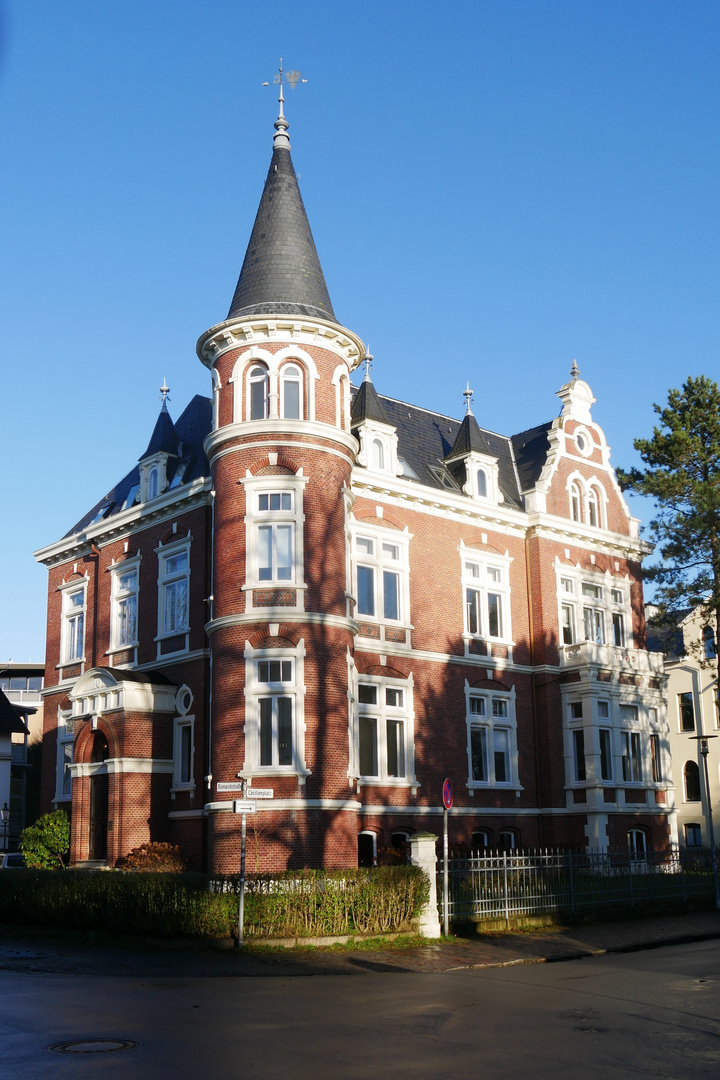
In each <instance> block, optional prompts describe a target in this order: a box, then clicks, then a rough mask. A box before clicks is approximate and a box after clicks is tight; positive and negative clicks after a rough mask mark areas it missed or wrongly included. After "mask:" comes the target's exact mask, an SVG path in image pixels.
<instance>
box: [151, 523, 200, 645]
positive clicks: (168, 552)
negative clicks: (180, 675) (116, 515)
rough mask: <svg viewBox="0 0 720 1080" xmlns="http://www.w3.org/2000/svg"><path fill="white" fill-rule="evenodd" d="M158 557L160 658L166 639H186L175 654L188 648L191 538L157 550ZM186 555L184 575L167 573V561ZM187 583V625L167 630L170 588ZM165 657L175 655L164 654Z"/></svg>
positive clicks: (158, 640)
mask: <svg viewBox="0 0 720 1080" xmlns="http://www.w3.org/2000/svg"><path fill="white" fill-rule="evenodd" d="M155 551H156V553H157V556H158V632H157V637H156V638H155V640H156V642H158V656H160V652H159V648H160V646H159V643H160V642H161V641H163V640H165V639H166V638H174V637H180V636H184V637H185V644H184V645H183V646H182V648H180V649H176V650H175V652H176V653H177V652H183V651H185V650H186V649H187V647H188V639H189V634H190V573H191V564H190V537H183V539H182V540H178V541H175V542H174V543H169V544H165V545H163V546H162V547H159V548H156V549H155ZM183 554H185V555H186V557H187V570H185V571H184V573H180V572H177V571H176V572H167V571H166V569H165V565H166V561H167V560H168V559H172V558H176V557H177V556H178V555H183ZM183 578H184V579H185V581H186V590H187V602H186V612H185V625H184V626H177V627H173V628H172V629H171V630H166V629H165V606H166V596H167V588H168V586H170V585H172V584H174V583H175V582H177V581H181V580H183ZM163 655H174V653H173V654H170V653H168V654H163Z"/></svg>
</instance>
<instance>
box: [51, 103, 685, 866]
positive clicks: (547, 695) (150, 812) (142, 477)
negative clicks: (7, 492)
mask: <svg viewBox="0 0 720 1080" xmlns="http://www.w3.org/2000/svg"><path fill="white" fill-rule="evenodd" d="M275 128H276V134H275V136H274V149H273V155H272V160H271V163H270V170H269V172H268V175H267V180H266V182H265V188H264V191H263V194H262V199H261V201H260V207H259V210H258V213H257V217H256V220H255V225H254V227H253V230H252V235H251V238H250V242H249V244H248V248H247V253H246V255H245V260H244V262H243V266H242V270H241V273H240V278H239V281H238V285H237V288H236V291H235V295H234V297H233V300H232V304H231V306H230V311H229V314H228V317H227V319H225V320H224V321H223V322H222V323H220V324H218V325H217V326H214V327H212V328H211V329H210V330H208V331H207V332H206V333H204V334H203V335H202V336H201V338H200V341H199V343H198V355H199V357H200V359H201V360H202V362H203V364H204V365H205V366H206V367H207V369H208V371H209V373H210V377H211V380H212V401H208V400H206V399H205V398H201V397H196V398H194V399H193V400H192V401H191V402H190V404H189V405H188V407H187V408H186V409H185V411H184V412H183V413H182V415H181V416H180V418H179V419H178V421H177V422H176V423H173V422H172V420H171V418H170V415H169V412H168V410H167V406H166V403H165V402H163V407H162V409H161V412H160V416H159V418H158V422H157V425H156V427H155V430H154V432H153V435H152V437H151V440H150V444H149V446H148V448H147V450H146V451H145V453H144V454H143V455H142V457H141V458H140V459H139V463H138V465H137V466H136V467H135V468H134V469H133V470H132V471H131V472H129V473H128V475H127V476H126V477H125V478H124V479H123V480H122V481H120V483H119V484H117V485H116V486H115V487H114V488H113V489H112V490H111V492H110V493H109V495H108V496H107V497H106V498H105V499H103V500H102V501H101V502H100V503H98V504H97V505H96V506H95V507H93V509H92V510H91V511H90V512H89V513H88V514H87V515H86V516H85V517H84V518H83V519H82V520H81V521H79V522H78V523H77V525H75V526H74V527H73V528H72V529H71V530H70V532H68V533H67V535H66V536H64V537H63V538H62V539H61V540H59V541H57V542H56V543H54V544H51V545H49V546H48V547H45V548H43V549H42V550H41V551H39V552H37V558H38V559H39V560H40V561H42V562H43V563H45V564H46V565H47V566H48V569H49V573H50V582H49V601H48V652H47V666H46V687H45V691H44V694H45V703H46V708H45V758H44V773H43V784H44V799H45V805H46V807H50V806H52V805H61V804H62V803H63V800H67V799H70V797H71V798H72V819H73V840H72V858H73V861H74V862H75V863H82V862H85V861H88V860H89V861H96V862H97V861H99V862H104V861H107V862H109V863H111V864H113V863H115V862H116V860H117V859H118V858H119V857H121V856H122V855H124V854H125V853H126V852H127V851H128V850H129V849H131V848H132V847H134V846H135V845H137V844H139V843H141V842H143V841H145V840H149V839H153V840H168V841H171V842H173V843H177V844H179V845H180V846H181V847H182V848H183V850H184V851H185V852H186V853H187V854H188V856H189V857H190V858H191V859H192V861H193V863H194V864H195V865H198V866H200V865H202V866H207V867H209V868H211V869H213V870H224V871H235V870H237V867H238V859H239V837H240V828H239V818H238V817H236V816H235V815H234V814H233V813H232V808H233V802H232V800H233V798H236V797H237V796H238V794H239V788H240V787H241V784H242V783H245V784H246V785H248V786H250V785H251V786H255V787H262V788H270V789H272V791H273V796H274V797H273V798H272V800H268V801H261V802H259V803H258V811H259V812H258V814H257V815H256V816H255V817H254V818H253V819H252V821H251V828H250V832H249V836H250V848H251V852H250V859H251V865H253V867H259V868H261V869H275V868H279V867H285V866H293V867H298V866H299V867H301V866H305V865H309V866H317V865H322V864H325V865H327V866H340V867H341V866H347V865H351V864H353V863H354V862H355V861H356V860H357V859H358V858H359V859H360V861H361V862H369V861H371V860H372V859H373V858H374V856H375V853H376V851H377V850H378V849H379V848H382V847H388V846H390V845H391V844H394V843H398V842H399V841H401V840H402V839H403V838H404V837H406V836H407V835H408V834H409V833H411V832H413V831H416V830H418V829H422V830H425V829H432V830H434V831H435V832H439V830H440V828H441V821H442V816H441V815H442V804H441V789H442V782H443V778H444V777H446V776H449V777H450V778H451V779H452V780H453V782H454V786H455V805H454V807H453V809H452V811H451V814H450V839H451V842H452V843H456V844H459V843H462V844H466V845H473V846H475V847H478V846H490V847H513V846H521V845H522V846H531V845H537V844H543V845H580V846H584V845H590V846H592V847H601V848H607V847H608V845H622V846H626V845H627V844H628V843H630V844H631V845H632V846H633V847H635V848H639V849H642V848H643V847H644V846H646V845H648V844H651V843H652V844H664V843H666V842H667V840H668V838H670V837H671V835H673V820H674V819H673V804H672V786H671V782H670V770H669V758H668V755H667V750H666V748H667V718H666V715H665V706H664V699H663V694H662V686H663V673H662V671H663V669H662V658H661V657H657V656H655V655H653V654H649V653H648V652H646V651H645V625H644V613H643V597H642V583H641V576H640V563H641V560H642V559H643V557H644V556H645V555H646V554H647V553H648V552H649V550H650V549H649V547H648V545H647V544H645V543H644V542H643V541H641V540H640V539H639V537H638V527H637V521H636V520H635V519H633V518H632V517H631V516H630V513H629V511H628V508H627V505H626V504H625V502H624V500H623V497H622V494H621V492H620V489H619V487H618V485H617V482H616V479H615V475H614V472H613V470H612V467H611V465H610V462H609V449H608V446H607V443H606V441H605V437H604V435H603V432H602V430H601V428H600V427H599V426H598V424H597V423H596V422H595V421H594V420H593V417H592V415H591V407H592V405H593V403H594V398H593V396H592V392H591V390H590V387H589V386H588V384H587V383H586V382H584V381H582V380H581V379H580V378H579V372H578V370H577V368H576V367H575V365H573V371H572V373H571V379H570V380H569V381H568V382H567V383H565V385H564V386H562V388H561V389H560V391H559V392H558V396H559V398H560V401H561V405H562V408H561V412H560V415H559V416H558V417H557V418H556V419H554V420H552V421H549V422H547V423H543V424H540V425H539V426H537V427H535V428H533V429H532V430H530V431H525V432H522V433H520V434H518V435H514V436H511V437H509V436H504V435H498V434H495V433H494V432H491V431H488V430H483V429H481V428H480V427H479V425H478V423H477V421H476V419H475V417H474V415H473V414H472V411H471V409H470V404H469V399H468V404H467V409H466V415H465V416H464V418H463V419H462V420H458V419H454V418H451V417H446V416H442V415H440V414H438V413H435V412H432V411H430V410H427V409H424V408H421V407H419V406H416V405H409V404H406V403H404V402H401V401H396V400H392V399H390V398H387V397H383V396H381V395H378V393H377V392H376V390H375V387H374V385H373V383H372V382H371V381H370V376H369V371H366V373H365V378H364V379H363V381H362V384H361V385H360V387H359V388H358V389H357V390H355V389H354V388H352V387H351V384H350V376H351V375H352V374H353V373H356V372H358V371H360V369H361V365H362V363H363V360H364V358H365V354H366V350H365V346H364V345H363V343H362V341H361V340H360V338H359V337H358V336H357V335H356V334H355V333H354V332H353V331H352V330H348V329H346V328H344V327H343V326H342V325H341V324H339V323H338V321H337V319H336V317H335V314H334V312H333V308H332V304H331V302H330V298H329V295H328V291H327V287H326V284H325V279H324V276H323V272H322V269H321V266H320V262H319V260H318V256H317V253H316V250H315V245H314V242H313V239H312V234H311V232H310V227H309V224H308V222H307V218H306V215H305V210H304V207H303V203H302V199H301V197H300V192H299V189H298V185H297V179H296V176H295V172H294V170H293V166H292V161H291V158H290V144H289V141H288V137H287V123H286V121H285V119H284V117H283V115H282V110H281V115H280V117H279V118H278V120H277V122H276V124H275ZM472 363H473V359H472V357H471V356H470V355H469V356H468V365H469V366H470V365H471V364H472ZM367 367H368V369H369V362H368V365H367ZM458 396H459V395H458ZM71 760H72V764H70V761H71Z"/></svg>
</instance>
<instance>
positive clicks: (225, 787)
mask: <svg viewBox="0 0 720 1080" xmlns="http://www.w3.org/2000/svg"><path fill="white" fill-rule="evenodd" d="M242 789H243V782H242V780H231V781H230V782H228V783H225V782H224V781H223V782H222V783H219V784H218V785H217V790H218V791H242Z"/></svg>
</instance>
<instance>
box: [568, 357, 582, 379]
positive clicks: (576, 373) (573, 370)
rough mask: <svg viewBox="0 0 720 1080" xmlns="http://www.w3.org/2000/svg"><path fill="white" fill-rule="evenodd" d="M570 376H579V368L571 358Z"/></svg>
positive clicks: (573, 377) (576, 377)
mask: <svg viewBox="0 0 720 1080" xmlns="http://www.w3.org/2000/svg"><path fill="white" fill-rule="evenodd" d="M570 378H572V379H579V378H580V368H579V367H578V366H577V360H573V362H572V367H571V368H570Z"/></svg>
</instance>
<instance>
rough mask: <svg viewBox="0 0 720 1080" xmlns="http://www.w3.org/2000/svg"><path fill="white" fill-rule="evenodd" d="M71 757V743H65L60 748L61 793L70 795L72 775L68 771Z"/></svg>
mask: <svg viewBox="0 0 720 1080" xmlns="http://www.w3.org/2000/svg"><path fill="white" fill-rule="evenodd" d="M72 758H73V748H72V743H66V744H65V746H63V748H62V793H63V795H65V796H70V795H72V775H71V773H70V766H71V765H72Z"/></svg>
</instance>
